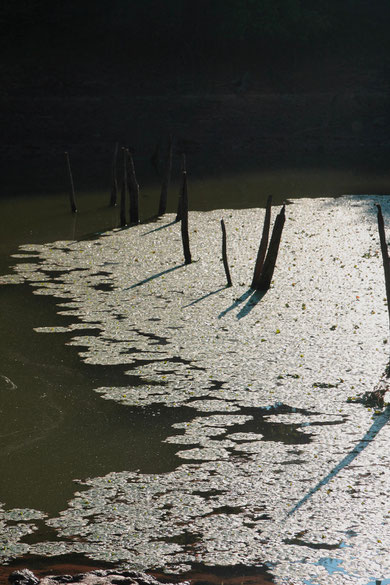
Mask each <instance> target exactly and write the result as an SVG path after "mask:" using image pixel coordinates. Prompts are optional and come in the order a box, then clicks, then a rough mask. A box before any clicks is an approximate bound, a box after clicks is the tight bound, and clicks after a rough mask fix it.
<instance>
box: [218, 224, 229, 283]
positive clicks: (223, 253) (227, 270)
mask: <svg viewBox="0 0 390 585" xmlns="http://www.w3.org/2000/svg"><path fill="white" fill-rule="evenodd" d="M221 228H222V261H223V266H224V268H225V274H226V280H227V286H232V279H231V276H230V270H229V264H228V259H227V252H226V228H225V222H224V221H223V219H221Z"/></svg>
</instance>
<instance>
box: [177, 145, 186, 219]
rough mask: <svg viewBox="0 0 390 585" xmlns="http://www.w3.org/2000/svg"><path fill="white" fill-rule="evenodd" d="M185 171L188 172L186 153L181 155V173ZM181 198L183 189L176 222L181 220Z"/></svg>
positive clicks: (180, 193)
mask: <svg viewBox="0 0 390 585" xmlns="http://www.w3.org/2000/svg"><path fill="white" fill-rule="evenodd" d="M183 171H187V161H186V155H185V154H184V152H183V153H182V155H181V172H183ZM181 198H182V187H180V192H179V200H178V202H177V213H176V221H180V220H181Z"/></svg>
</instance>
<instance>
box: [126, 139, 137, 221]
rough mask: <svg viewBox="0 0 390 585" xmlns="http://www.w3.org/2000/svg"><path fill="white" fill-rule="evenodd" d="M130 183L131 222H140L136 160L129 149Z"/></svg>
mask: <svg viewBox="0 0 390 585" xmlns="http://www.w3.org/2000/svg"><path fill="white" fill-rule="evenodd" d="M127 161H128V165H129V168H128V171H129V172H128V177H127V178H128V185H129V196H130V223H139V204H138V202H139V185H138V183H137V177H136V176H135V168H134V161H133V156H132V154H131V152H129V151H127Z"/></svg>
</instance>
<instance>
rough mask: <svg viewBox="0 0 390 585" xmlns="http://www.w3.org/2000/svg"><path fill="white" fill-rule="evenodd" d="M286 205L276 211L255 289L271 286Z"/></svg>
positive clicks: (284, 219) (265, 288)
mask: <svg viewBox="0 0 390 585" xmlns="http://www.w3.org/2000/svg"><path fill="white" fill-rule="evenodd" d="M285 209H286V206H285V205H283V207H282V209H281V211H280V212H279V213H278V215H277V217H276V219H275V224H274V228H273V230H272V235H271V241H270V243H269V247H268V252H267V255H266V257H265V260H264V264H263V268H262V271H261V274H260V276H259V278H258V280H257V283H256V287H253V288H256V290H268V289H269V287H270V286H271V280H272V276H273V273H274V269H275V264H276V259H277V257H278V251H279V245H280V239H281V237H282V232H283V227H284V223H285V221H286V215H285Z"/></svg>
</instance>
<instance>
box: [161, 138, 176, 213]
mask: <svg viewBox="0 0 390 585" xmlns="http://www.w3.org/2000/svg"><path fill="white" fill-rule="evenodd" d="M172 152H173V139H172V136H171V135H170V136H169V142H168V150H167V155H166V159H165V168H164V176H163V180H162V185H161V194H160V203H159V207H158V215H164V213H165V212H166V210H167V200H168V188H169V182H170V180H171V170H172Z"/></svg>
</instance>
